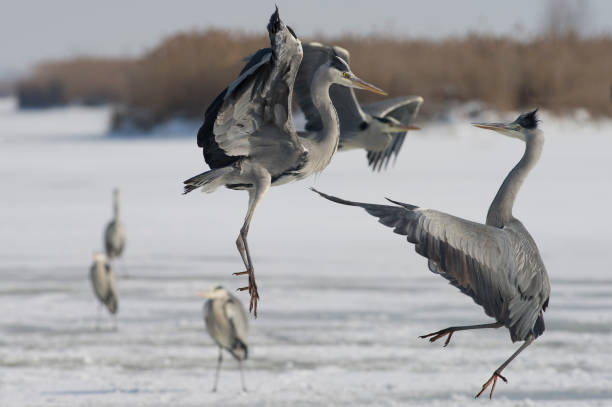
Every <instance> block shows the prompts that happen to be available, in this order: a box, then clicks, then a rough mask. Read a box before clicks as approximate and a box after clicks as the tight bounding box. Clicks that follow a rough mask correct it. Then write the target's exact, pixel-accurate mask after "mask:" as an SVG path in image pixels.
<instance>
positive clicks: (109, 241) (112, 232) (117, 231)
mask: <svg viewBox="0 0 612 407" xmlns="http://www.w3.org/2000/svg"><path fill="white" fill-rule="evenodd" d="M104 248H105V249H106V256H108V259H109V260H112V259H114V258H117V257H119V256H121V254H122V253H123V249H124V248H125V228H124V227H123V223H121V221H120V220H119V188H115V189H114V190H113V219H112V220H111V221H110V222H108V224H107V225H106V229H105V230H104Z"/></svg>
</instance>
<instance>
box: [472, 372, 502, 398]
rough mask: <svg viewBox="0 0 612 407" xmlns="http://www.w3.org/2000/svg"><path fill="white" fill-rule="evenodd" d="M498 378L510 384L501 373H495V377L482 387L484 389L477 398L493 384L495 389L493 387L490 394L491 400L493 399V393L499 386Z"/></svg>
mask: <svg viewBox="0 0 612 407" xmlns="http://www.w3.org/2000/svg"><path fill="white" fill-rule="evenodd" d="M498 378H500V379H502V380H503V381H504V382H505V383H508V380H507V379H506V378H505V377H504V376H502V375H501V373H500V372H498V371H495V372H493V376H491V378H490V379H489V380H487V382H486V383H485V384H483V385H482V389H480V392H478V394H477V395H476V397H475V398H478V397H480V395H481V394H482V393H483V392H484V391H485V390H486V389H487V387H489V386H490V385H491V383H493V387H491V393H489V398H493V391H494V390H495V385H496V384H497V379H498Z"/></svg>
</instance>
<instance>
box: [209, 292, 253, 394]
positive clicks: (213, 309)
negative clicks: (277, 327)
mask: <svg viewBox="0 0 612 407" xmlns="http://www.w3.org/2000/svg"><path fill="white" fill-rule="evenodd" d="M202 296H203V297H206V298H208V301H206V302H205V303H204V310H203V311H204V322H206V330H207V331H208V334H209V335H210V337H211V338H213V340H214V341H215V343H216V344H217V346H219V358H218V359H217V370H216V373H215V384H214V385H213V388H212V391H217V384H218V383H219V371H220V370H221V362H222V361H223V349H225V350H227V351H228V352H229V353H231V354H232V356H233V357H235V358H236V360H237V361H238V366H239V367H240V380H241V381H242V390H244V391H246V386H245V384H244V373H243V372H242V361H243V360H246V359H247V357H248V353H249V347H248V344H247V334H248V331H249V325H248V319H247V313H246V311H245V310H244V307H243V306H242V304H241V303H240V301H239V300H238V298H236V297H234V296H233V295H232V294H230V293H229V292H228V291H227V290H226V289H225V288H223V287H221V286H217V287H215V288H213V289H211V290H209V291H206V292H204V293H202Z"/></svg>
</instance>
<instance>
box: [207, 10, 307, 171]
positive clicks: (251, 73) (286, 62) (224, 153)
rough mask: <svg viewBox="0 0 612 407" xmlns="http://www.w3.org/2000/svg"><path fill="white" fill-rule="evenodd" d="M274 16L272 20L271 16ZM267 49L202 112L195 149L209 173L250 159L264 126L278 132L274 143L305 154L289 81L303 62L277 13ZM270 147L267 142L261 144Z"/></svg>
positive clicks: (251, 61)
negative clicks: (202, 117)
mask: <svg viewBox="0 0 612 407" xmlns="http://www.w3.org/2000/svg"><path fill="white" fill-rule="evenodd" d="M275 16H276V17H275ZM268 31H269V34H270V42H271V45H272V46H271V48H265V49H261V50H259V51H258V52H256V53H255V54H254V55H253V56H252V57H251V59H250V61H249V62H248V63H247V65H246V66H245V67H244V69H243V70H242V72H241V73H240V75H239V77H238V79H236V80H235V81H234V82H232V84H230V86H228V87H227V89H225V90H224V91H223V92H221V94H220V95H219V96H217V98H216V99H215V100H214V101H213V103H212V104H211V105H210V106H209V108H208V109H207V110H206V113H205V119H204V124H203V125H202V127H201V128H200V130H199V132H198V146H200V147H202V148H203V149H204V158H205V160H206V162H207V164H208V165H209V166H210V167H211V168H219V167H224V166H227V165H230V164H232V163H233V162H235V161H236V160H238V159H239V158H240V157H243V156H248V155H249V154H250V153H251V152H252V151H253V150H256V148H257V145H258V136H261V135H260V134H259V133H258V132H259V130H261V129H262V128H263V127H265V126H273V127H276V128H278V129H279V130H280V131H277V132H274V136H275V137H283V138H284V139H283V140H276V141H278V142H288V143H290V144H291V145H292V146H293V148H294V149H296V150H303V147H302V145H301V143H300V141H299V139H298V137H297V133H296V131H295V127H294V125H293V120H292V117H291V114H290V112H291V110H290V107H291V97H292V91H293V90H292V89H293V82H294V80H295V75H296V74H297V70H298V67H299V65H300V62H301V59H302V51H301V43H300V41H299V40H298V39H297V38H295V37H294V35H293V34H292V32H291V31H290V30H289V29H288V28H287V27H286V26H285V25H284V24H283V23H282V22H281V21H280V19H278V15H277V14H275V15H273V16H272V18H271V19H270V24H269V25H268ZM261 142H262V143H263V144H264V145H266V146H269V145H270V143H271V141H270V140H263V141H261Z"/></svg>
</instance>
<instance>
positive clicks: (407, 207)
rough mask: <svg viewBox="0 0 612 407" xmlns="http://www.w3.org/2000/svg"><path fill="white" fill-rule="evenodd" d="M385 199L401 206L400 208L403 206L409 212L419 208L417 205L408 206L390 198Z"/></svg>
mask: <svg viewBox="0 0 612 407" xmlns="http://www.w3.org/2000/svg"><path fill="white" fill-rule="evenodd" d="M385 199H386V200H387V201H389V202H391V203H394V204H396V205H399V206H401V207H403V208H406V209H408V210H414V209H418V206H416V205H410V204H407V203H403V202H399V201H394V200H393V199H390V198H385Z"/></svg>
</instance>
